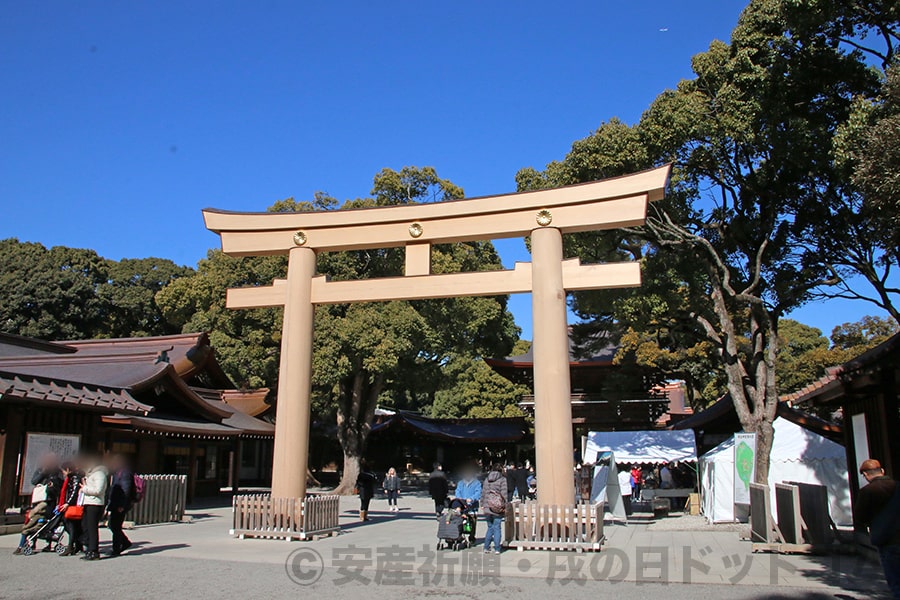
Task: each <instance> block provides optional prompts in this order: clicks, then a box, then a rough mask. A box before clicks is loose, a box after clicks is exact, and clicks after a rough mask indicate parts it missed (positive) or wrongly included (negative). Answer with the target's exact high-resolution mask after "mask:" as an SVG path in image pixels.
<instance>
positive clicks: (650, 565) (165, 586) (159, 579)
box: [0, 497, 886, 600]
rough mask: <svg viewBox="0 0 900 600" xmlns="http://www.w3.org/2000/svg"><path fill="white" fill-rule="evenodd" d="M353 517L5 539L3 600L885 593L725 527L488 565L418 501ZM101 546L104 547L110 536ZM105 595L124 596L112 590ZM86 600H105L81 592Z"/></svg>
mask: <svg viewBox="0 0 900 600" xmlns="http://www.w3.org/2000/svg"><path fill="white" fill-rule="evenodd" d="M355 508H356V502H355V499H353V498H344V499H342V516H341V522H342V528H343V529H342V532H341V535H339V536H335V537H331V538H327V539H322V540H318V541H315V542H290V543H289V542H286V541H276V540H255V539H247V540H238V539H234V538H232V537H230V536H229V535H228V530H229V527H230V518H231V510H230V508H211V509H200V510H194V511H189V512H190V515H191V516H192V517H193V522H192V523H190V524H169V525H158V526H146V527H140V528H137V529H134V530H132V531H131V532H130V533H129V535H130V537H131V538H132V540H133V541H134V542H135V545H134V547H133V548H132V549H131V550H130V551H129V552H128V553H127V554H126V555H123V556H122V557H121V558H119V559H115V560H102V561H99V562H97V563H84V562H83V561H79V560H77V559H75V558H61V557H57V556H55V555H50V554H38V555H35V556H32V557H13V556H10V553H11V551H12V549H13V548H14V547H15V545H16V543H17V542H18V536H2V537H0V553H2V554H0V556H2V558H0V581H2V582H3V584H2V585H0V598H5V597H34V595H35V593H37V594H39V595H45V596H52V595H53V594H52V593H48V591H52V590H53V589H54V588H55V587H56V585H57V582H56V580H55V579H53V575H58V576H59V581H60V583H59V590H58V592H59V593H61V594H63V595H66V591H67V590H71V589H76V590H77V589H79V587H78V584H77V582H78V581H79V579H80V578H81V577H84V580H85V585H88V586H91V585H93V583H92V582H93V581H95V579H93V578H91V574H92V573H94V570H96V571H97V574H103V575H102V576H103V577H104V578H106V577H109V578H111V579H106V580H107V581H118V580H119V579H120V577H119V576H120V575H124V576H125V579H124V580H122V581H121V585H131V586H140V585H142V586H143V587H141V588H140V589H132V590H130V591H128V593H129V594H131V595H133V596H138V595H140V596H146V595H147V594H146V592H147V591H158V592H159V594H151V595H152V596H156V595H162V594H163V592H165V593H167V594H169V595H173V596H174V597H185V596H189V595H193V594H194V591H197V592H199V591H201V590H202V591H203V593H204V594H212V595H213V596H215V595H217V594H218V593H219V592H223V593H224V592H225V591H227V593H228V594H229V595H235V594H236V592H238V591H239V590H243V591H248V590H249V591H252V592H262V591H265V592H266V593H268V594H269V595H274V596H275V597H284V596H287V595H293V596H296V594H297V593H298V591H300V587H304V586H308V585H311V586H312V587H311V588H309V589H311V590H312V589H315V590H329V592H328V593H329V600H331V596H333V597H334V598H339V597H344V596H347V597H350V596H353V597H358V596H359V595H360V588H361V587H362V586H365V590H366V591H365V592H364V594H365V595H366V596H370V597H371V598H379V597H389V596H390V597H395V596H396V594H397V592H398V591H399V590H398V588H397V587H396V586H398V585H400V586H410V588H414V589H419V588H421V589H427V590H431V591H429V592H427V593H428V594H429V595H439V596H446V595H448V594H449V595H455V594H458V593H460V592H461V590H462V591H464V590H469V589H471V591H472V592H473V593H474V595H473V593H466V594H463V595H465V596H467V597H482V596H484V595H485V594H487V592H489V591H490V590H494V591H497V592H499V591H502V590H510V589H514V590H520V591H518V592H517V591H512V592H511V593H515V594H518V595H519V596H520V597H524V598H527V597H531V596H534V597H536V598H537V597H540V598H546V592H547V591H548V590H557V591H553V592H552V593H553V594H554V596H559V597H561V598H565V597H573V598H574V597H581V596H583V595H584V594H585V593H587V591H588V590H591V595H600V596H601V597H604V596H609V597H616V598H617V599H619V600H622V599H625V598H630V597H634V598H647V597H661V595H662V596H664V597H666V598H667V600H668V599H670V598H671V599H674V598H690V599H692V600H698V599H700V598H707V597H708V598H716V599H717V600H722V599H725V598H808V599H811V598H835V597H840V598H844V599H848V598H878V597H886V596H884V594H885V588H884V586H883V585H882V584H881V581H882V574H881V572H880V570H879V568H878V567H877V566H876V565H874V564H872V563H869V562H866V561H863V560H860V559H858V558H856V557H853V556H831V557H828V556H826V557H810V556H778V555H763V554H751V552H750V544H749V543H748V542H744V541H741V540H740V539H739V535H738V534H737V533H736V532H735V531H733V530H730V531H729V530H727V529H728V528H726V530H725V531H669V530H665V529H666V528H665V527H659V526H655V527H650V526H648V525H649V523H648V522H647V521H640V522H632V523H629V524H628V525H621V524H607V526H606V529H605V532H606V535H607V537H608V542H607V543H606V544H605V545H604V550H603V551H602V552H599V553H585V554H577V553H562V552H534V551H525V552H517V551H506V552H504V553H503V554H501V555H500V556H485V555H484V554H483V553H482V551H481V548H480V547H478V548H474V549H470V550H465V551H461V552H446V551H445V552H436V551H435V542H436V541H437V540H436V537H435V536H436V530H437V526H436V522H435V519H434V516H433V513H432V512H431V508H432V504H431V501H430V500H429V499H427V498H421V497H405V498H403V499H401V511H400V512H399V513H396V514H391V513H389V512H386V511H385V510H384V509H385V508H386V506H385V503H384V501H375V502H373V508H374V509H375V510H373V511H372V512H371V513H370V514H371V516H372V521H370V522H368V523H365V524H362V523H359V522H358V520H357V519H356V515H355V511H354V509H355ZM675 528H676V529H678V527H675ZM483 533H484V524H483V523H479V529H478V535H479V541H480V538H481V535H482V534H483ZM102 539H103V540H104V546H106V544H108V539H109V536H108V532H107V531H104V532H103V537H102ZM138 557H144V560H140V561H139V560H137V558H138ZM123 567H126V568H125V570H124V571H123V570H122V569H123ZM48 577H50V579H49V580H48V579H47V578H48ZM179 578H181V579H179ZM36 582H40V585H37V586H36ZM683 584H697V585H690V586H686V585H683ZM185 585H189V586H191V587H189V588H186V587H184V586H185ZM67 586H70V587H67ZM71 586H75V587H71ZM148 586H151V587H148ZM152 586H155V587H152ZM248 586H249V588H248ZM298 586H300V587H298ZM473 586H474V587H473ZM36 587H37V589H38V590H40V591H37V592H36V591H35V588H36ZM80 589H84V588H80ZM141 590H143V592H144V593H143V594H140V593H138V592H140V591H141ZM166 590H168V591H166ZM353 590H356V591H355V592H353ZM540 590H543V592H541V591H540ZM576 590H580V592H579V593H575V591H576ZM657 590H662V592H661V593H657ZM651 591H652V592H653V593H652V594H650V595H649V596H648V592H651ZM632 593H633V594H634V595H632ZM109 595H110V596H115V595H119V597H121V590H120V591H119V592H116V593H110V594H109ZM404 595H407V594H404ZM487 595H490V594H487ZM504 595H505V596H506V597H508V593H506V594H504ZM74 597H79V595H78V594H77V593H76V594H75V596H74ZM84 597H92V598H97V597H106V595H105V594H102V593H101V594H99V595H97V594H91V593H89V592H88V591H85V593H84Z"/></svg>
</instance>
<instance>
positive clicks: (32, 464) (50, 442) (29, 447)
mask: <svg viewBox="0 0 900 600" xmlns="http://www.w3.org/2000/svg"><path fill="white" fill-rule="evenodd" d="M80 445H81V436H80V435H66V434H62V433H26V434H25V461H24V464H23V465H22V477H21V481H20V482H19V494H20V495H22V496H30V495H31V490H33V489H34V486H33V485H31V477H32V476H33V475H34V472H35V471H37V469H38V466H40V464H41V458H42V457H43V456H44V455H46V454H47V453H49V452H52V453H54V454H56V456H57V457H58V458H59V462H60V463H62V462H63V461H66V460H69V459H70V458H72V457H73V456H75V455H76V454H78V448H79V446H80Z"/></svg>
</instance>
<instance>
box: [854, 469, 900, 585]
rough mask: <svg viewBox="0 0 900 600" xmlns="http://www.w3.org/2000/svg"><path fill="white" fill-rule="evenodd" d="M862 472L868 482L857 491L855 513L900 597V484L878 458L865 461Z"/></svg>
mask: <svg viewBox="0 0 900 600" xmlns="http://www.w3.org/2000/svg"><path fill="white" fill-rule="evenodd" d="M859 472H860V473H861V474H862V476H863V477H864V478H865V480H866V481H867V482H868V483H867V484H866V485H865V486H864V487H863V488H862V489H860V490H859V494H858V495H857V498H856V503H857V507H856V515H857V517H858V519H859V522H860V524H862V525H864V526H866V527H868V528H869V538H870V541H871V542H872V545H873V546H875V547H876V548H878V554H879V556H880V557H881V566H882V568H883V569H884V578H885V579H886V580H887V584H888V588H890V590H891V594H893V596H894V598H895V599H900V484H898V483H897V482H896V481H894V480H893V479H891V478H890V477H888V476H886V475H885V473H884V469H883V468H882V466H881V463H880V462H878V461H877V460H873V459H869V460H865V461H863V463H862V464H861V465H860V466H859Z"/></svg>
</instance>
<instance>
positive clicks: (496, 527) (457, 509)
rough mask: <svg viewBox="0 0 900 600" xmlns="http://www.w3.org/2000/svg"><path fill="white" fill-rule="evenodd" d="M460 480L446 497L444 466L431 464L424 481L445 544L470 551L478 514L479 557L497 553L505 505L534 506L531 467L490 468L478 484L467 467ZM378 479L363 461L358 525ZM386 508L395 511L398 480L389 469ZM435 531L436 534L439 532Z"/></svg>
mask: <svg viewBox="0 0 900 600" xmlns="http://www.w3.org/2000/svg"><path fill="white" fill-rule="evenodd" d="M459 475H460V479H459V481H458V482H457V483H456V486H455V488H454V489H453V494H452V495H451V493H450V488H451V484H450V480H449V479H448V478H447V474H446V473H445V471H444V469H443V466H442V465H441V464H440V463H435V464H434V470H433V471H432V472H431V475H430V476H429V478H428V494H429V495H430V496H431V498H432V500H434V512H435V516H436V517H437V518H438V520H439V521H440V520H441V519H442V518H444V519H445V520H446V523H444V527H443V531H445V532H446V535H444V536H442V535H440V534H439V537H445V538H446V539H447V540H448V542H450V543H455V544H459V543H463V542H465V544H467V545H472V544H474V542H475V528H476V525H477V520H478V519H477V517H478V515H479V514H481V515H482V516H483V518H484V520H485V522H486V524H487V533H486V534H485V541H484V551H485V552H493V553H499V552H500V544H501V541H502V537H501V530H500V527H501V524H502V522H503V518H504V516H505V513H506V505H507V503H508V502H511V501H513V500H514V499H521V500H526V499H530V500H534V499H535V498H536V494H537V478H536V476H535V472H534V467H532V466H531V464H530V463H528V462H525V463H519V464H508V465H503V464H500V463H497V464H494V465H492V466H490V467H489V468H488V469H487V474H486V475H484V477H483V478H479V476H480V475H481V469H480V468H479V466H478V465H476V464H474V463H472V464H469V465H466V466H465V467H463V468H462V469H461V470H460V472H459ZM378 481H379V479H378V476H377V475H376V474H375V473H374V472H373V471H371V470H370V469H369V468H368V466H367V465H366V463H365V461H363V463H362V466H361V468H360V473H359V477H358V478H357V481H356V487H357V491H358V494H359V500H360V507H359V519H360V521H368V520H369V507H370V504H371V501H372V499H373V498H374V497H375V492H376V488H377V486H378ZM381 485H382V489H383V491H384V494H385V497H386V498H387V502H388V510H389V511H390V512H397V511H398V510H399V508H398V505H397V499H398V498H399V497H400V478H399V476H398V475H397V470H396V469H395V468H394V467H391V468H390V469H389V470H388V472H387V473H386V474H385V476H384V478H383V479H382V482H381ZM439 531H441V528H440V527H439Z"/></svg>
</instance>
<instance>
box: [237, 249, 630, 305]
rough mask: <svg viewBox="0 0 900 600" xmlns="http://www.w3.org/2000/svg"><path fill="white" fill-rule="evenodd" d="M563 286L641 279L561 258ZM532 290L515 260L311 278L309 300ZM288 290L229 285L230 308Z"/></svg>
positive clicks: (526, 270)
mask: <svg viewBox="0 0 900 600" xmlns="http://www.w3.org/2000/svg"><path fill="white" fill-rule="evenodd" d="M562 271H563V286H564V287H565V289H566V290H567V291H576V290H596V289H605V288H613V287H635V286H639V285H640V284H641V270H640V264H639V263H636V262H621V263H607V264H602V265H581V264H580V261H579V260H578V259H570V260H564V261H563V263H562ZM530 292H531V263H516V267H515V269H512V270H505V271H477V272H473V273H452V274H449V275H420V276H408V277H385V278H380V279H366V280H355V281H328V280H326V278H325V277H324V276H319V277H315V278H313V284H312V298H313V300H312V301H313V304H343V303H348V302H379V301H388V300H424V299H429V298H450V297H454V296H496V295H503V294H524V293H530ZM286 295H287V285H286V282H285V280H283V279H276V280H275V281H274V282H273V285H271V286H260V287H251V288H232V289H230V290H228V299H227V303H226V304H227V306H228V308H264V307H270V306H283V305H284V301H285V297H286Z"/></svg>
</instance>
